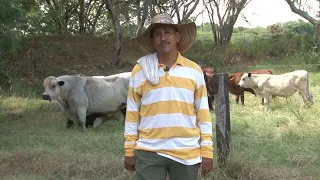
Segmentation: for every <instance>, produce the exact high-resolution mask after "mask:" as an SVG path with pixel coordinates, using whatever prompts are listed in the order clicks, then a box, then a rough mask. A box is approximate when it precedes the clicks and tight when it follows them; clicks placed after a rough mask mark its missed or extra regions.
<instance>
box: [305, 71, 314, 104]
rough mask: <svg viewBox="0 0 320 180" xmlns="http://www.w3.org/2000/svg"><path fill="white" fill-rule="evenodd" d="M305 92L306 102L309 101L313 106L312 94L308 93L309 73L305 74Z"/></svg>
mask: <svg viewBox="0 0 320 180" xmlns="http://www.w3.org/2000/svg"><path fill="white" fill-rule="evenodd" d="M306 86H307V87H306V90H307V98H308V100H309V101H310V103H311V104H313V96H312V94H311V93H310V90H309V73H308V72H307V84H306Z"/></svg>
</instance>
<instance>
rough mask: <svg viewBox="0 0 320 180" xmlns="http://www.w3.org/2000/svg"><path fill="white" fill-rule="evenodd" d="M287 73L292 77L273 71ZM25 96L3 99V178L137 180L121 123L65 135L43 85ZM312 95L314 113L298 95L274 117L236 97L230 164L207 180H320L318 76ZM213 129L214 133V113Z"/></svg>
mask: <svg viewBox="0 0 320 180" xmlns="http://www.w3.org/2000/svg"><path fill="white" fill-rule="evenodd" d="M282 71H286V70H284V69H283V68H278V69H277V70H274V72H275V73H281V72H282ZM16 89H17V88H16ZM19 89H20V90H19V91H18V92H15V93H11V94H6V93H1V94H0V110H1V111H0V179H2V180H11V179H15V180H16V179H17V180H20V179H21V180H22V179H23V180H26V179H27V180H28V179H30V180H31V179H32V180H38V179H39V180H42V179H52V180H53V179H77V180H82V179H83V180H85V179H95V180H99V179H108V180H129V179H134V173H131V172H128V171H126V170H125V169H124V167H123V160H124V150H123V144H124V137H123V129H124V125H123V122H122V120H120V121H109V122H107V123H105V124H103V125H101V126H99V127H97V128H96V129H92V128H91V129H88V130H87V132H86V133H82V132H81V128H80V127H77V126H76V127H73V128H71V129H66V127H65V125H66V118H64V117H63V115H62V114H61V112H60V109H59V107H58V105H57V104H50V103H49V102H45V101H42V100H41V93H42V87H41V85H39V86H35V87H29V86H28V87H26V86H21V87H20V88H19ZM310 91H311V93H312V94H313V96H314V100H315V104H314V105H313V106H312V107H310V108H307V107H304V106H303V104H302V99H301V97H300V96H299V94H298V93H296V94H294V95H293V96H292V97H290V98H288V99H287V100H286V99H285V98H276V99H272V100H271V102H270V111H269V112H264V106H263V105H261V104H260V101H261V99H260V98H258V97H255V96H253V95H251V94H245V106H242V105H240V104H235V103H234V100H233V97H232V96H231V95H230V96H229V97H230V114H231V145H230V146H231V153H230V158H229V162H228V165H227V167H226V168H225V169H218V168H217V162H216V158H215V165H214V167H215V170H214V171H213V172H211V173H210V174H208V175H207V176H206V177H204V178H200V179H208V180H209V179H219V180H220V179H222V180H231V179H241V180H242V179H243V180H244V179H245V180H247V179H252V180H271V179H272V180H274V179H279V180H283V179H286V180H316V179H320V171H319V169H320V154H319V152H320V141H319V139H320V119H319V117H320V103H319V100H318V99H319V97H320V73H319V72H317V71H316V70H314V71H311V73H310ZM212 122H213V124H214V128H215V115H214V114H212ZM214 140H215V138H214ZM215 143H216V142H215V141H214V144H215ZM215 146H216V145H215ZM215 149H216V148H215ZM215 155H216V154H215Z"/></svg>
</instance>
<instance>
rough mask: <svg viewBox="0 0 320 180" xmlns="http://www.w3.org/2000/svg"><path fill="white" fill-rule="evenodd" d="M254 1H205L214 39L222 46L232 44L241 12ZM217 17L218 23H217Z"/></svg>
mask: <svg viewBox="0 0 320 180" xmlns="http://www.w3.org/2000/svg"><path fill="white" fill-rule="evenodd" d="M251 1H252V0H203V4H204V5H205V7H206V9H207V12H208V15H209V19H210V23H211V29H212V33H213V37H214V41H215V42H218V43H219V44H220V45H224V44H227V43H229V42H230V40H231V37H232V33H233V27H234V25H235V23H236V21H237V19H238V17H239V14H240V12H241V11H242V10H243V9H244V8H245V7H246V6H247V5H248V4H249V3H250V2H251ZM216 17H217V21H218V23H216Z"/></svg>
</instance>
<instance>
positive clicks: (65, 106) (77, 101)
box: [42, 67, 313, 132]
mask: <svg viewBox="0 0 320 180" xmlns="http://www.w3.org/2000/svg"><path fill="white" fill-rule="evenodd" d="M202 71H203V74H204V78H205V82H206V87H207V90H208V103H209V108H210V110H213V106H212V105H213V102H214V86H215V84H214V81H213V77H214V75H215V74H216V73H217V72H216V69H215V68H212V67H205V68H202ZM130 76H131V72H123V73H119V74H114V75H110V76H81V75H63V76H59V77H54V76H48V77H47V78H45V79H44V81H43V87H44V93H43V95H42V99H43V100H48V101H50V102H57V103H58V104H59V106H60V110H61V112H62V113H63V115H64V116H65V117H66V118H67V126H66V127H67V128H70V127H71V126H73V125H74V123H78V124H79V126H82V131H83V132H85V131H86V128H87V127H89V126H93V127H96V126H98V125H100V124H102V123H104V122H105V121H107V120H108V119H111V117H113V118H115V116H118V115H119V114H122V115H123V116H124V117H125V115H126V101H127V96H128V88H129V79H130ZM228 90H229V93H230V94H232V95H234V98H235V102H236V103H239V98H240V99H241V103H242V105H244V92H250V93H252V94H254V95H258V96H259V97H261V98H262V104H265V106H266V111H268V109H269V98H270V96H272V97H277V96H278V97H286V98H287V97H289V96H291V95H293V94H294V93H295V92H296V91H298V92H299V94H300V95H301V97H302V99H303V102H304V103H305V105H306V106H310V105H312V104H313V96H312V94H311V93H310V92H309V74H308V72H307V71H305V70H297V71H293V72H288V73H285V74H279V75H275V74H273V73H272V71H270V70H267V69H261V70H254V71H250V72H247V73H244V72H236V73H232V74H230V75H229V79H228Z"/></svg>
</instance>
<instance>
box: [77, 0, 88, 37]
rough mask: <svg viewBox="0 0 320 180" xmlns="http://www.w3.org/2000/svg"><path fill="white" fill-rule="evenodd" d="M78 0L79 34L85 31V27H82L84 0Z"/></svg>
mask: <svg viewBox="0 0 320 180" xmlns="http://www.w3.org/2000/svg"><path fill="white" fill-rule="evenodd" d="M79 1H80V11H79V34H80V35H84V34H85V33H86V29H85V27H84V0H79Z"/></svg>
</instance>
